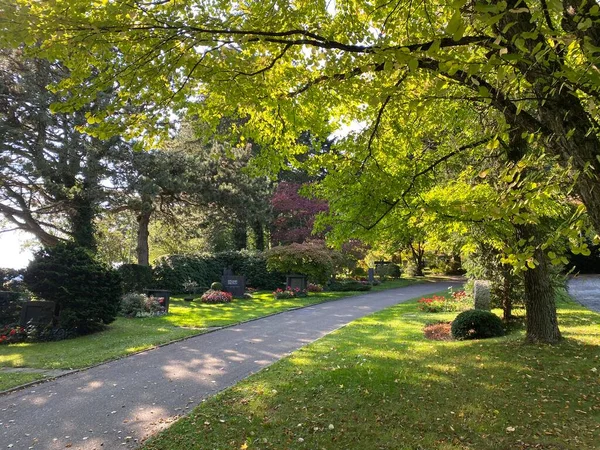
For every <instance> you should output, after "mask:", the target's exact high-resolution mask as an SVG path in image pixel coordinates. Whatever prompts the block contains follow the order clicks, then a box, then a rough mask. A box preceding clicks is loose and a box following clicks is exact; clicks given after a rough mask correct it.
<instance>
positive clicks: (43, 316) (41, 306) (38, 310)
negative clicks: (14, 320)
mask: <svg viewBox="0 0 600 450" xmlns="http://www.w3.org/2000/svg"><path fill="white" fill-rule="evenodd" d="M55 309H56V305H55V303H54V302H25V303H24V304H23V308H22V309H21V320H20V321H19V325H20V326H22V327H26V326H28V325H35V326H37V327H45V326H46V325H50V324H51V323H52V321H53V320H54V312H55Z"/></svg>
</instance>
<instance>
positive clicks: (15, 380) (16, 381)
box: [0, 372, 44, 392]
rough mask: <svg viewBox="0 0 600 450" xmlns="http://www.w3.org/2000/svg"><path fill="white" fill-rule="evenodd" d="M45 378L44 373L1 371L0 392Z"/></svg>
mask: <svg viewBox="0 0 600 450" xmlns="http://www.w3.org/2000/svg"><path fill="white" fill-rule="evenodd" d="M43 378H44V375H42V374H39V373H11V374H10V375H9V374H3V373H1V372H0V392H2V391H4V390H6V389H10V388H13V387H15V386H20V385H22V384H26V383H31V382H32V381H38V380H42V379H43Z"/></svg>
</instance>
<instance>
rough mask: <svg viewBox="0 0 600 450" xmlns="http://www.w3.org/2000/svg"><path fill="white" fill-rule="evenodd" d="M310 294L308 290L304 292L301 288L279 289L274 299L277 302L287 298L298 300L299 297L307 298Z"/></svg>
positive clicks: (274, 293) (274, 294) (274, 292)
mask: <svg viewBox="0 0 600 450" xmlns="http://www.w3.org/2000/svg"><path fill="white" fill-rule="evenodd" d="M307 295H308V294H307V292H306V290H302V289H300V288H295V289H292V288H291V287H290V286H288V287H286V288H285V289H277V290H276V291H273V297H274V298H276V299H277V300H282V299H286V298H298V297H306V296H307Z"/></svg>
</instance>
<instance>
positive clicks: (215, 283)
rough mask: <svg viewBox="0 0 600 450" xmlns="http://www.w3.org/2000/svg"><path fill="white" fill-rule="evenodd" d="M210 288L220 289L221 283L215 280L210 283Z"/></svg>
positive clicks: (221, 288) (221, 287)
mask: <svg viewBox="0 0 600 450" xmlns="http://www.w3.org/2000/svg"><path fill="white" fill-rule="evenodd" d="M210 288H211V290H213V291H222V290H223V283H220V282H219V281H215V282H214V283H213V284H211V285H210Z"/></svg>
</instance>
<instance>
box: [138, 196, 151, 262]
mask: <svg viewBox="0 0 600 450" xmlns="http://www.w3.org/2000/svg"><path fill="white" fill-rule="evenodd" d="M152 212H153V209H152V208H151V207H142V210H141V211H140V213H139V214H138V215H137V217H136V219H137V224H138V230H137V246H136V248H135V251H136V253H137V263H138V264H139V265H141V266H149V265H150V247H149V245H148V238H149V236H150V231H149V229H148V228H149V225H150V218H151V217H152Z"/></svg>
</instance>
